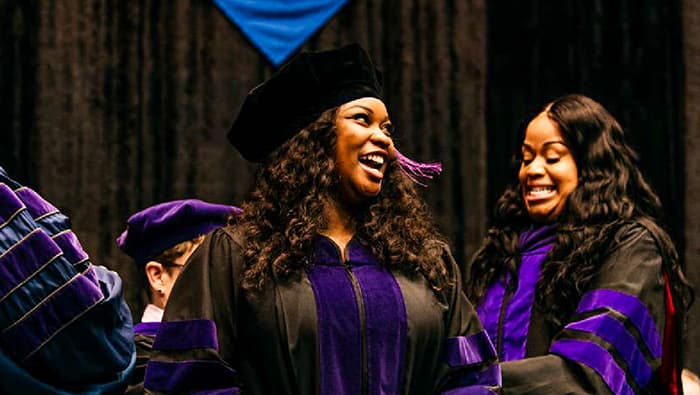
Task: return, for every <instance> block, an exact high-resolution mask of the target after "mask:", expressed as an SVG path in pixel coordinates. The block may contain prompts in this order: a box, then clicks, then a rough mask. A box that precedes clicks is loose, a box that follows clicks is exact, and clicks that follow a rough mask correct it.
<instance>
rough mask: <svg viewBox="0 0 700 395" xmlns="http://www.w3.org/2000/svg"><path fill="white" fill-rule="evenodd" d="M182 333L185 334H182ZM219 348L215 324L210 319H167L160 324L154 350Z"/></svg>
mask: <svg viewBox="0 0 700 395" xmlns="http://www.w3.org/2000/svg"><path fill="white" fill-rule="evenodd" d="M183 334H187V335H186V336H183ZM194 348H213V349H215V350H218V349H219V339H218V337H217V334H216V324H214V321H212V320H206V319H196V320H182V321H169V322H163V323H161V324H160V328H159V329H158V335H157V336H156V340H155V341H154V342H153V349H154V350H189V349H194Z"/></svg>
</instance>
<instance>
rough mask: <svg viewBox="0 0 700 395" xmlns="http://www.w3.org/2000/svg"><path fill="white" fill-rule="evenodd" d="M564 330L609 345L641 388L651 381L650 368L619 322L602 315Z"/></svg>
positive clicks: (578, 322)
mask: <svg viewBox="0 0 700 395" xmlns="http://www.w3.org/2000/svg"><path fill="white" fill-rule="evenodd" d="M566 329H573V330H577V331H582V332H588V333H592V334H593V335H595V336H598V337H600V338H601V339H603V340H605V341H606V342H608V343H610V345H612V347H614V348H615V350H616V351H617V353H618V354H619V355H620V357H622V359H624V360H625V362H626V364H627V367H628V369H629V371H630V373H632V376H634V379H635V381H637V383H638V384H639V385H640V386H641V387H644V386H645V385H647V384H648V383H649V381H650V380H651V366H650V365H649V363H648V362H647V360H646V359H645V358H644V354H643V353H642V351H641V350H640V349H639V344H638V343H637V340H636V339H635V338H634V336H633V335H632V334H631V333H630V332H629V331H628V330H627V329H626V328H625V326H624V324H623V323H621V322H620V321H618V320H616V319H614V318H612V317H609V316H607V315H605V314H602V315H597V316H593V317H589V318H587V319H585V320H582V321H576V322H572V323H570V324H568V325H567V326H566Z"/></svg>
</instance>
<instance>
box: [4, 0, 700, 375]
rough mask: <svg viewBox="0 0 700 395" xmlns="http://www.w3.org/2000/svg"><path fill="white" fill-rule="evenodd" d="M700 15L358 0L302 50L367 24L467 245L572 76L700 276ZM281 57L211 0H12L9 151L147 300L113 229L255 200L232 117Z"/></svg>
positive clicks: (434, 193) (627, 1)
mask: <svg viewBox="0 0 700 395" xmlns="http://www.w3.org/2000/svg"><path fill="white" fill-rule="evenodd" d="M487 5H488V7H487ZM699 16H700V6H698V5H697V4H695V3H694V2H691V1H690V0H685V1H684V2H683V1H682V0H672V1H651V0H644V1H633V0H619V1H603V0H594V1H586V2H580V1H576V0H562V1H556V2H555V1H547V2H544V1H529V2H506V1H489V2H488V3H487V2H486V1H484V0H445V1H433V0H383V1H379V0H351V1H350V2H349V4H348V5H347V6H346V7H345V8H344V9H342V10H341V12H340V13H339V14H338V15H336V16H335V17H334V18H333V19H331V21H330V22H329V23H328V24H327V25H326V26H324V27H323V28H322V29H321V30H320V31H319V32H318V33H317V34H315V35H314V36H313V37H312V39H311V40H310V41H309V42H308V44H307V45H306V48H308V49H324V48H330V47H333V46H337V45H341V44H345V43H348V42H351V41H358V42H360V43H361V44H363V45H364V46H365V47H366V48H367V49H368V50H369V51H370V53H371V54H372V56H373V58H374V59H375V61H376V62H377V63H378V64H379V66H380V67H381V68H382V69H383V70H384V72H385V77H386V99H387V103H388V105H389V109H390V111H391V115H392V118H393V121H394V122H395V123H396V124H397V126H398V139H397V140H398V141H397V145H398V146H399V148H400V149H401V150H402V151H403V152H404V153H405V154H408V155H410V156H412V157H414V158H416V159H418V160H423V161H428V160H439V161H442V162H443V164H444V166H445V173H444V174H443V175H442V176H441V177H440V178H439V179H438V180H436V181H435V182H433V183H432V184H431V185H430V187H429V188H427V189H425V190H424V191H425V196H426V198H427V200H428V202H429V204H430V206H431V208H432V210H433V212H434V214H435V217H436V219H437V221H438V222H439V224H440V226H441V228H442V230H443V232H444V233H445V235H446V236H447V237H448V238H449V241H450V242H451V244H452V247H453V250H454V252H455V255H456V257H457V259H458V261H459V262H464V261H465V260H466V259H467V257H468V256H469V254H471V253H473V252H474V250H475V248H476V246H477V245H478V243H479V241H480V239H481V237H482V235H483V232H484V231H485V229H486V223H487V218H488V212H489V209H488V208H489V207H490V206H491V204H492V203H493V201H494V200H495V199H496V197H497V196H498V194H499V193H500V191H501V190H502V188H503V186H504V185H505V183H506V182H507V180H508V178H509V176H510V168H509V156H510V154H511V152H512V149H513V139H514V135H515V133H516V132H517V131H518V128H520V127H521V121H522V119H523V118H524V117H526V116H527V114H529V113H530V111H531V110H533V109H536V108H538V107H540V106H541V105H543V104H544V103H545V102H546V101H548V100H551V99H552V98H554V97H555V96H558V95H561V94H563V93H568V92H572V91H576V92H582V93H586V94H589V95H591V96H592V97H594V98H596V99H598V100H599V101H601V102H602V103H603V104H604V105H606V106H607V107H608V108H609V109H610V110H611V112H612V113H613V115H615V116H616V117H617V118H618V119H619V120H620V121H621V123H622V124H623V126H624V127H625V128H626V129H627V130H628V131H629V133H630V137H631V140H632V141H633V143H634V144H635V146H636V147H637V148H638V151H639V152H640V154H641V158H642V159H641V165H642V168H643V169H644V171H645V173H646V174H647V175H648V176H649V178H650V179H651V181H652V183H653V185H654V186H655V188H656V189H657V191H658V192H659V194H660V195H661V198H662V199H663V201H664V203H665V205H666V208H667V211H668V221H667V222H668V225H669V227H670V229H671V233H672V235H673V237H674V239H675V240H676V242H677V243H678V246H679V250H680V251H681V255H682V256H683V257H684V260H685V264H686V266H687V267H688V272H689V275H690V277H691V279H692V281H693V282H694V283H695V284H698V283H700V281H699V279H700V269H698V267H699V265H700V250H698V246H699V245H700V222H699V221H700V215H699V213H698V206H697V204H695V203H696V201H698V199H700V185H698V180H700V173H699V171H700V170H699V169H700V162H699V158H698V150H697V146H698V144H699V140H700V118H698V110H697V109H698V108H700V70H699V69H698V67H699V65H700V59H699V57H700V31H698V26H699V23H700V20H698V18H699ZM272 71H273V69H272V67H271V66H270V65H269V64H268V63H267V62H266V61H265V59H264V58H263V57H262V56H261V55H260V54H259V53H258V52H257V51H256V50H255V49H254V48H253V46H252V45H251V44H250V42H249V41H248V40H247V39H246V38H245V37H244V36H243V35H242V34H241V32H240V31H239V30H238V28H237V27H236V26H235V25H234V24H232V23H231V22H229V21H228V20H227V19H226V18H225V17H224V16H223V14H222V13H221V12H220V11H219V10H218V9H217V8H216V7H215V6H214V4H213V2H212V1H210V0H181V1H156V0H144V1H128V0H98V1H90V0H65V1H51V0H44V1H39V0H0V119H2V120H3V121H4V124H3V127H2V128H0V136H1V138H0V166H3V167H5V168H6V169H7V170H8V171H9V172H10V174H12V175H13V176H15V177H16V178H18V179H19V180H20V181H22V182H24V183H25V184H27V185H29V186H31V187H33V188H35V189H37V190H38V191H39V192H40V193H42V194H43V195H44V196H46V197H47V198H48V199H49V200H51V201H52V202H53V203H55V204H56V205H57V206H58V207H59V208H61V209H62V210H64V211H65V212H66V213H67V214H68V215H69V216H70V217H71V218H72V220H73V227H74V230H75V231H76V233H77V234H78V235H79V237H80V239H81V241H82V242H83V244H84V246H85V248H86V249H87V251H88V252H89V253H90V255H91V257H92V258H93V261H94V262H96V263H98V264H104V265H107V266H109V267H110V268H112V269H114V270H117V271H118V272H119V273H120V274H121V275H122V277H123V278H124V282H125V290H126V296H127V300H128V301H129V302H130V304H131V305H132V307H133V308H134V311H135V314H137V315H138V314H139V310H140V309H141V303H142V301H141V300H140V299H139V295H138V291H137V289H138V286H139V284H138V281H137V278H136V270H135V269H134V268H133V267H131V264H130V262H129V260H128V259H127V258H126V257H125V256H124V255H122V254H121V253H120V251H118V249H117V248H116V245H115V244H114V239H115V238H116V237H117V236H118V234H119V233H120V232H121V230H122V229H123V227H124V223H125V220H126V218H127V217H128V216H129V214H130V213H132V212H134V211H136V210H138V209H141V208H143V207H145V206H148V205H151V204H154V203H157V202H161V201H164V200H169V199H177V198H185V197H198V198H201V199H205V200H210V201H214V202H220V203H230V204H237V203H239V202H241V201H242V199H243V198H244V197H245V192H246V191H247V190H248V188H249V186H250V184H251V182H252V174H253V171H254V168H253V167H252V166H250V165H248V164H247V163H245V162H244V161H243V160H242V159H241V158H240V157H239V156H238V154H237V153H236V152H235V151H234V149H233V148H232V147H230V146H229V145H228V143H227V142H226V139H225V133H226V130H227V128H228V126H229V125H230V123H231V122H232V120H233V117H234V116H235V112H236V111H237V109H238V107H239V105H240V103H241V101H242V99H243V97H244V96H245V94H246V93H247V92H248V90H249V89H250V88H251V87H253V86H255V85H256V84H257V83H259V82H260V81H261V80H263V79H264V78H265V77H266V76H268V75H269V74H270V73H271V72H272ZM274 113H275V110H274V109H270V114H269V116H274ZM693 147H695V148H693ZM698 313H699V309H698V304H696V309H695V315H696V316H697V315H698ZM698 324H700V322H698V318H697V317H692V319H691V324H690V328H691V334H690V339H689V348H688V349H689V356H688V361H689V362H690V366H691V367H693V368H694V369H695V370H696V371H700V358H699V357H698V356H697V355H696V354H698V351H700V349H699V348H700V333H698V330H696V329H695V327H697V326H698Z"/></svg>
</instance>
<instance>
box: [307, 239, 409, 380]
mask: <svg viewBox="0 0 700 395" xmlns="http://www.w3.org/2000/svg"><path fill="white" fill-rule="evenodd" d="M315 247H316V249H315V253H314V265H313V266H312V267H311V268H310V269H309V270H308V276H309V280H310V281H311V285H312V288H313V290H314V296H315V298H316V306H317V313H318V329H319V348H320V350H319V359H320V361H319V366H321V377H320V387H321V388H320V393H321V394H358V393H362V387H363V385H362V384H363V370H364V371H365V372H366V375H365V378H366V390H368V391H369V393H371V394H396V393H399V392H400V391H401V385H402V384H403V363H404V361H403V359H404V352H405V347H406V332H407V322H406V308H405V306H404V302H403V296H402V294H401V290H400V289H399V286H398V284H397V282H396V279H395V278H394V276H393V275H392V274H391V273H389V272H388V271H387V270H386V269H384V268H383V267H382V266H381V265H379V263H378V262H377V261H376V259H375V258H374V257H373V256H372V254H371V253H370V252H369V250H367V249H366V248H365V247H364V246H362V245H361V244H360V242H359V241H358V240H357V239H353V240H351V241H350V243H349V244H348V247H347V249H346V257H347V262H346V265H343V262H341V260H340V253H339V251H338V248H337V247H336V245H335V244H334V243H333V242H332V241H330V240H329V239H326V238H324V237H319V239H318V241H317V243H316V246H315ZM363 329H364V330H363Z"/></svg>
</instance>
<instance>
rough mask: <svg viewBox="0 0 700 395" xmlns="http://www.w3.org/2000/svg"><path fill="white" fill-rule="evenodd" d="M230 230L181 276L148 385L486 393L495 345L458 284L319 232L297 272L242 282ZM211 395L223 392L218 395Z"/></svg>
mask: <svg viewBox="0 0 700 395" xmlns="http://www.w3.org/2000/svg"><path fill="white" fill-rule="evenodd" d="M242 249H243V241H242V239H241V237H240V234H239V233H237V231H236V229H235V228H224V229H219V230H217V231H215V232H213V233H212V234H210V235H209V236H207V238H206V239H205V241H204V243H203V244H202V245H201V246H200V247H199V248H198V249H197V251H196V252H195V254H194V255H193V256H192V258H191V259H190V261H189V263H188V265H187V266H186V267H185V269H184V270H183V271H182V273H181V274H180V277H179V279H178V281H177V283H176V284H175V286H174V288H173V291H172V294H171V297H170V300H169V302H168V305H167V308H166V312H165V316H164V321H163V323H162V324H161V327H160V330H159V331H158V334H157V336H156V341H155V343H154V347H153V348H154V349H153V355H152V358H151V361H150V362H149V364H148V368H147V370H146V388H147V389H148V390H149V391H152V392H188V391H190V392H194V391H213V390H214V389H218V390H222V392H221V393H238V391H240V393H244V394H260V395H262V394H300V395H301V394H304V395H306V394H348V395H350V394H352V395H357V394H433V393H442V392H445V393H447V391H449V390H453V391H454V392H449V393H450V394H470V393H473V394H493V393H496V392H497V391H498V388H497V387H498V386H499V384H500V371H499V370H498V365H495V364H493V362H494V358H495V351H494V349H493V346H492V345H491V342H490V341H489V339H488V337H487V336H486V334H485V332H484V331H483V330H482V327H481V325H480V324H479V321H478V319H477V318H476V314H475V312H474V310H473V308H472V306H471V305H470V304H469V302H468V301H467V300H466V298H465V296H464V294H463V293H462V291H461V286H460V285H459V284H460V278H459V271H458V270H457V266H456V264H455V262H454V260H453V259H452V257H451V256H450V254H449V251H448V250H447V248H445V249H444V253H443V256H442V258H443V259H444V263H445V265H446V267H447V270H448V277H449V279H450V280H451V282H452V284H454V286H450V287H445V288H444V289H443V290H442V291H440V292H434V291H433V290H432V289H431V288H430V287H429V286H428V284H427V282H426V281H425V279H424V278H423V277H422V276H421V275H415V276H412V277H407V276H406V275H404V274H400V273H396V272H391V271H388V270H386V269H385V268H384V267H383V266H382V265H381V264H380V263H379V262H377V261H376V259H375V258H374V257H373V256H372V255H371V254H370V253H369V250H368V249H366V248H365V247H364V246H363V245H362V243H361V242H360V241H359V240H358V239H356V238H355V239H353V240H351V241H350V243H349V244H348V246H347V249H346V251H345V253H346V254H345V256H346V257H348V258H347V261H346V262H341V259H340V256H341V255H340V253H339V250H338V247H337V246H336V245H335V244H334V243H333V242H332V241H331V240H330V239H328V238H325V237H322V236H319V238H318V240H317V242H316V244H315V248H314V254H313V256H311V257H309V259H310V262H311V265H310V268H309V269H308V270H306V271H305V272H304V273H302V274H301V275H300V276H299V278H296V279H292V280H287V281H270V282H268V283H267V285H266V286H265V288H264V289H263V290H262V291H260V292H257V293H249V292H246V291H244V290H242V289H241V287H240V286H239V284H240V279H241V278H242V271H243V259H242ZM217 393H218V392H217Z"/></svg>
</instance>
